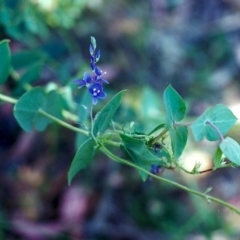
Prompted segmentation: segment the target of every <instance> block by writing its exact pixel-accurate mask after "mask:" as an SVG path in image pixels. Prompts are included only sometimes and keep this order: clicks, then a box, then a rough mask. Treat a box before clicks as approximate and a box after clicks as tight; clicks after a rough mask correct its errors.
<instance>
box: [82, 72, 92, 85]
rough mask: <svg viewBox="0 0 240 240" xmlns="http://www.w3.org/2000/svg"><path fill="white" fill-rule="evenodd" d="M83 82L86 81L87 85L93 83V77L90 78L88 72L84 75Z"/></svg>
mask: <svg viewBox="0 0 240 240" xmlns="http://www.w3.org/2000/svg"><path fill="white" fill-rule="evenodd" d="M83 80H84V81H85V82H86V83H91V81H92V78H91V76H90V74H89V73H88V72H85V73H84V74H83Z"/></svg>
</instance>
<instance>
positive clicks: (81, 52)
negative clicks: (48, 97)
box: [0, 0, 240, 239]
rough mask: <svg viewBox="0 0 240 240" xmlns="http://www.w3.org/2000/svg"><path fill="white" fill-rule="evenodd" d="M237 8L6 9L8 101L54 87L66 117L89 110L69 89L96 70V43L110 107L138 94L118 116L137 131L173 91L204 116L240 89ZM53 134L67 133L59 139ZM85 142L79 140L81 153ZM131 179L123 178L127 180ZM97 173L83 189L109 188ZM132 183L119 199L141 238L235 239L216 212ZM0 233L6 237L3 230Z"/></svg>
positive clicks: (70, 1)
mask: <svg viewBox="0 0 240 240" xmlns="http://www.w3.org/2000/svg"><path fill="white" fill-rule="evenodd" d="M236 5H237V3H235V1H207V0H205V1H196V2H192V1H190V0H178V1H177V0H176V1H173V0H171V1H170V0H168V1H167V0H166V1H156V0H151V1H146V0H135V1H134V0H133V1H127V0H121V1H112V0H45V1H43V0H42V1H40V0H31V1H30V0H29V1H27V0H2V1H0V40H2V39H5V38H8V39H10V41H11V42H10V44H11V49H12V52H13V55H12V65H13V68H14V71H15V72H12V73H11V75H12V78H16V79H18V81H19V82H18V81H17V82H14V81H13V83H12V79H10V83H8V88H9V89H8V91H12V92H11V94H12V96H14V97H19V96H20V95H21V94H22V93H23V92H24V89H25V88H26V83H33V84H36V85H43V84H49V87H50V88H51V87H54V86H53V85H50V83H51V82H54V83H55V84H58V85H60V86H62V87H63V86H64V87H63V88H62V94H63V95H64V96H65V98H68V99H69V101H65V102H64V103H65V106H66V109H68V108H69V109H70V108H72V109H75V107H76V102H77V103H79V105H77V107H79V106H80V103H83V104H84V102H85V100H84V96H82V94H79V95H80V96H79V95H78V96H77V93H76V91H73V95H74V96H73V97H74V100H73V99H72V96H71V93H72V85H71V80H73V79H75V78H77V77H82V75H83V72H84V71H85V70H86V69H89V66H88V64H87V63H88V58H89V56H88V50H89V49H88V48H87V47H86V46H88V45H89V38H90V36H95V37H96V39H97V42H98V46H99V47H100V48H101V52H102V53H103V54H102V55H103V56H102V59H101V60H102V65H103V66H102V68H103V69H104V70H106V71H107V73H108V75H107V78H108V79H107V80H109V82H110V83H111V84H110V85H109V86H108V95H109V98H110V97H111V96H113V95H114V93H115V91H116V90H120V89H126V88H130V89H132V92H131V94H126V96H127V97H126V99H125V100H124V101H123V105H122V106H121V109H120V110H119V112H118V115H117V118H118V121H119V122H126V121H128V122H129V123H130V122H131V121H133V120H134V121H136V129H137V130H138V131H150V130H151V129H152V128H153V127H154V126H155V125H156V123H157V122H159V121H161V118H163V117H162V103H161V93H162V92H163V90H164V88H165V86H166V84H168V83H172V85H173V86H174V87H175V88H176V89H177V90H178V92H180V94H181V95H182V96H183V97H184V96H188V98H189V102H190V103H193V106H195V108H192V110H191V111H190V114H193V115H196V114H200V113H202V109H203V108H204V107H205V105H204V103H205V102H206V101H207V102H213V103H216V102H219V99H221V96H222V94H223V91H224V90H225V89H226V88H228V87H229V86H230V85H232V84H236V86H238V87H239V77H240V74H239V66H240V59H239V46H240V43H239V27H238V26H236V24H235V22H239V21H237V20H238V18H237V16H236V15H237V14H239V8H237V7H236ZM226 17H232V20H231V19H230V20H229V19H226ZM71 101H72V103H71V104H69V103H70V102H71ZM201 101H202V102H203V103H202V104H201ZM195 102H196V103H195ZM194 103H195V105H194ZM75 110H76V109H75ZM76 111H77V110H76ZM78 111H79V114H81V115H83V118H85V117H84V112H83V111H80V110H79V109H78ZM85 114H86V112H85ZM149 119H150V120H149ZM147 120H148V121H147ZM83 124H87V123H86V122H85V121H83ZM52 131H53V132H54V133H55V134H57V133H59V129H57V130H56V131H54V130H52ZM57 136H59V135H57ZM59 138H60V136H59ZM82 138H83V137H82V135H79V136H78V137H77V139H78V143H77V145H78V146H79V144H80V143H81V142H83V141H84V139H82ZM58 141H59V142H58V143H61V144H62V145H64V144H63V143H65V142H64V141H63V140H58ZM65 141H66V140H65ZM61 144H60V145H61ZM62 145H61V146H62ZM50 146H52V147H53V145H50ZM53 148H54V147H53ZM59 148H60V147H59ZM56 149H58V148H57V147H56ZM58 150H59V149H58ZM68 155H69V154H67V156H68ZM100 163H103V164H104V161H102V162H100ZM56 168H58V167H56ZM51 171H53V172H54V171H57V170H56V169H55V168H53V170H51ZM127 171H129V170H126V169H120V172H121V173H123V174H124V173H125V172H127ZM94 173H95V170H94V169H90V170H89V171H88V172H87V173H84V177H85V179H86V180H82V181H83V182H84V181H85V182H84V184H86V185H87V186H88V187H89V188H92V189H94V190H96V191H97V190H99V189H98V188H103V187H104V186H103V185H104V184H105V182H104V181H103V183H102V182H101V181H99V179H95V177H94ZM125 175H126V176H128V177H129V178H130V179H127V180H126V183H125V185H124V189H122V190H121V191H122V195H121V196H119V198H121V199H122V198H123V199H124V201H123V203H122V205H123V210H125V211H127V212H128V213H129V214H130V216H131V217H132V218H133V219H134V221H135V222H136V224H137V225H138V226H139V228H142V229H145V228H148V229H153V230H155V231H159V232H163V233H165V234H166V235H167V236H168V239H174V237H175V239H180V238H182V239H183V238H185V237H186V236H189V235H191V234H193V233H196V232H198V233H199V234H200V235H204V236H206V238H207V237H208V238H209V239H211V235H214V233H215V231H217V230H219V229H220V232H221V233H223V234H226V235H228V234H229V237H230V238H231V237H234V234H235V232H234V229H233V230H231V226H230V224H228V223H227V222H225V220H224V216H223V214H222V215H221V216H220V217H219V215H218V213H216V211H215V212H214V210H210V209H209V208H210V207H209V206H208V205H207V206H206V205H204V206H202V205H201V204H199V203H198V202H197V201H196V200H195V199H191V198H188V197H187V196H186V195H181V196H180V199H179V192H175V191H174V190H173V189H169V186H164V185H157V184H156V183H155V182H154V183H153V182H151V180H150V181H148V182H147V183H145V184H142V183H140V180H139V179H138V178H137V177H136V176H135V175H132V173H131V174H129V172H127V174H125ZM125 175H124V176H125ZM101 177H102V176H101ZM89 179H90V180H89ZM136 179H137V180H136ZM101 180H102V179H101ZM132 180H133V181H132ZM48 181H50V180H49V179H48ZM105 181H106V180H105ZM183 181H184V180H183ZM49 184H51V183H49ZM101 184H102V185H101ZM187 184H190V183H188V182H187V183H186V185H187ZM94 185H97V186H96V187H95V186H94ZM99 185H100V187H99ZM44 187H46V186H43V188H44ZM156 189H157V191H156ZM116 192H117V193H116V194H119V193H118V190H117V191H116ZM100 193H102V194H104V191H101V192H100ZM124 196H126V197H124ZM138 196H139V197H138ZM96 198H99V196H97V197H96ZM3 211H4V210H3ZM5 218H6V219H7V221H8V217H7V216H6V214H5V215H2V214H1V216H0V221H1V222H2V221H5ZM2 219H3V220H2ZM7 221H5V222H7ZM0 226H1V228H0V230H1V231H2V232H3V235H2V236H4V225H2V224H0ZM5 229H7V227H6V228H5ZM176 229H177V230H176ZM229 229H230V230H229ZM176 235H178V238H176Z"/></svg>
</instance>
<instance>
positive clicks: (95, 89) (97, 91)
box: [88, 82, 107, 105]
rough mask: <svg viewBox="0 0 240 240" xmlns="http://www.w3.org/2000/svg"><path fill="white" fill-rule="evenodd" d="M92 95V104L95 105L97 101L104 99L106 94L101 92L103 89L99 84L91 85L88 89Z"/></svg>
mask: <svg viewBox="0 0 240 240" xmlns="http://www.w3.org/2000/svg"><path fill="white" fill-rule="evenodd" d="M88 91H89V92H90V94H91V95H92V103H93V104H94V105H96V104H97V102H98V99H104V98H106V96H107V94H106V93H105V92H104V91H103V87H102V85H101V84H100V83H97V82H96V83H93V85H92V86H91V87H90V88H89V89H88Z"/></svg>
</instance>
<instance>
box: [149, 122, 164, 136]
mask: <svg viewBox="0 0 240 240" xmlns="http://www.w3.org/2000/svg"><path fill="white" fill-rule="evenodd" d="M164 126H165V124H164V123H160V124H158V125H157V126H156V127H155V128H154V129H153V130H152V131H150V132H149V133H148V136H150V135H152V134H153V133H155V132H156V131H158V130H159V129H161V128H164Z"/></svg>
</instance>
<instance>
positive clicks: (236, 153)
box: [219, 137, 240, 165]
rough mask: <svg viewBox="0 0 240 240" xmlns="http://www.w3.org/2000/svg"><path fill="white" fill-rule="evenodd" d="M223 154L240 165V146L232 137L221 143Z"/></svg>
mask: <svg viewBox="0 0 240 240" xmlns="http://www.w3.org/2000/svg"><path fill="white" fill-rule="evenodd" d="M219 146H220V149H221V150H222V152H223V154H224V155H225V156H226V157H227V158H228V159H229V160H230V161H231V162H233V163H235V164H236V165H240V145H239V144H238V143H237V142H236V141H235V140H233V139H232V138H230V137H227V138H225V139H224V140H223V141H222V142H221V143H220V145H219Z"/></svg>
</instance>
